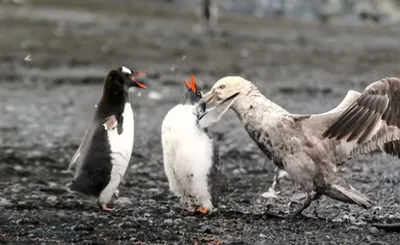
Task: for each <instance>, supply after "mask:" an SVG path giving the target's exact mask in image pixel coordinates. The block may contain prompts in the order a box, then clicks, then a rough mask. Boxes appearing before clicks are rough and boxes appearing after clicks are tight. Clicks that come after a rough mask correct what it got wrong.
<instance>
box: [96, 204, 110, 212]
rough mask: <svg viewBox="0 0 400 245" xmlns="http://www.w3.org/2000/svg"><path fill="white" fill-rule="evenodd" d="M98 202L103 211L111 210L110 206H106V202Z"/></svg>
mask: <svg viewBox="0 0 400 245" xmlns="http://www.w3.org/2000/svg"><path fill="white" fill-rule="evenodd" d="M98 204H99V206H100V208H101V209H102V210H103V211H112V210H113V209H112V208H109V207H107V204H100V203H98Z"/></svg>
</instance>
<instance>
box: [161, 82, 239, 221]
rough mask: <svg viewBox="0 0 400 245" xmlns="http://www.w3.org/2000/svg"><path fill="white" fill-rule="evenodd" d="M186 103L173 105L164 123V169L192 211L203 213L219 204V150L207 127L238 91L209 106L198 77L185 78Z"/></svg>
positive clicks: (188, 208)
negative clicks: (203, 99) (217, 103)
mask: <svg viewBox="0 0 400 245" xmlns="http://www.w3.org/2000/svg"><path fill="white" fill-rule="evenodd" d="M185 86H186V92H185V100H186V103H184V104H178V105H176V106H175V107H173V108H172V109H171V110H170V111H169V112H168V113H167V114H166V116H165V118H164V120H163V122H162V126H161V141H162V150H163V160H164V170H165V173H166V175H167V178H168V182H169V187H170V190H171V192H172V193H174V194H175V195H176V196H178V197H179V198H180V201H181V204H182V205H183V206H184V207H185V209H187V210H188V211H191V212H195V211H199V212H201V213H203V214H206V213H208V212H212V211H213V209H215V208H216V207H217V206H218V196H219V189H220V183H219V181H218V180H219V175H220V165H219V153H218V147H217V145H216V144H215V143H214V142H213V140H212V138H211V136H210V135H209V132H208V130H207V128H208V127H209V126H211V125H213V124H214V123H216V122H218V121H219V120H220V119H221V116H222V115H223V114H224V113H225V112H226V111H227V109H228V108H229V106H230V105H231V104H232V103H233V102H234V99H235V98H236V96H237V95H238V94H235V95H233V96H231V97H230V98H228V99H227V100H226V101H224V103H223V104H222V105H221V106H219V107H214V108H211V109H208V110H206V108H205V104H204V103H203V101H202V100H201V98H202V92H201V91H200V89H199V88H198V87H197V85H196V82H195V77H194V76H193V75H192V76H191V81H190V82H188V81H185Z"/></svg>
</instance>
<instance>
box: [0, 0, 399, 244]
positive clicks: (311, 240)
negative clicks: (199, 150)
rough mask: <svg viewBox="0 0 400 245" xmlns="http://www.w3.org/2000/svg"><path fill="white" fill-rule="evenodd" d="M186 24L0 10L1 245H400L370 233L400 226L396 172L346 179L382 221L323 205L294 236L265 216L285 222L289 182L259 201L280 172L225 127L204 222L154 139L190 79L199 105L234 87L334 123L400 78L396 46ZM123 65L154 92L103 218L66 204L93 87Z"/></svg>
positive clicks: (292, 31) (155, 11)
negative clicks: (219, 177) (175, 189)
mask: <svg viewBox="0 0 400 245" xmlns="http://www.w3.org/2000/svg"><path fill="white" fill-rule="evenodd" d="M160 2H162V3H160ZM78 6H79V7H78ZM195 24H196V17H195V16H194V14H193V11H192V9H189V8H184V7H179V8H177V7H176V6H175V5H168V4H164V2H163V1H155V0H153V1H150V0H148V1H146V0H143V1H139V0H134V1H126V0H118V1H113V3H111V2H110V1H106V0H100V1H94V0H88V1H84V2H81V1H78V0H71V1H49V0H35V1H33V2H26V1H23V2H22V1H3V2H1V4H0V33H1V35H0V84H1V85H0V88H1V89H0V103H1V107H0V115H1V119H0V244H215V242H213V239H214V240H219V241H221V244H350V243H355V244H398V243H399V240H400V236H399V234H398V233H394V232H387V231H382V230H379V229H377V228H375V227H373V226H371V223H373V222H393V221H400V206H399V204H400V192H399V181H400V164H399V160H398V159H396V158H393V157H390V156H384V155H382V154H373V155H366V156H362V157H359V158H358V159H353V160H351V161H349V162H347V163H346V164H345V165H344V166H343V168H342V169H341V170H340V173H341V174H342V175H343V176H344V178H345V179H346V180H347V181H348V182H349V183H351V184H352V185H354V186H355V187H356V188H358V189H359V190H361V191H362V192H363V193H365V194H366V195H368V196H369V197H371V199H373V200H374V201H375V202H376V203H377V207H376V208H374V209H370V210H363V209H362V208H359V207H356V206H351V205H348V204H343V203H339V202H337V201H333V200H330V199H328V198H322V199H321V200H320V201H319V203H314V204H312V206H311V207H310V208H309V209H307V210H306V211H305V212H304V216H303V217H300V218H299V219H297V220H295V221H294V222H292V223H289V222H287V221H285V220H281V219H278V218H274V217H270V216H269V215H268V214H267V213H266V211H267V210H272V211H278V210H281V211H282V212H286V211H288V210H289V209H292V208H294V207H295V206H296V204H295V203H292V205H291V206H288V205H287V204H288V203H289V202H290V201H291V200H293V199H297V198H298V197H299V196H300V195H301V191H300V190H299V188H298V187H297V186H296V185H295V184H294V183H293V182H292V181H291V180H290V179H285V180H283V181H282V182H281V187H282V194H281V196H280V197H279V198H278V199H272V200H271V199H266V198H263V197H262V196H261V194H262V193H263V192H265V191H267V189H268V187H269V185H270V184H271V182H272V176H273V174H274V172H273V170H274V166H273V164H272V163H271V162H269V161H268V160H266V159H265V157H264V155H263V154H262V153H261V152H260V151H259V150H258V148H257V147H256V146H255V144H254V143H253V142H252V141H251V140H250V139H249V138H248V137H247V134H246V132H245V131H244V129H243V128H242V126H241V125H240V122H239V120H238V119H237V118H236V117H235V115H234V114H233V112H228V113H227V114H226V115H225V120H223V121H221V122H220V123H219V124H218V125H216V126H215V127H214V128H213V130H214V131H215V133H216V138H217V139H218V142H219V143H220V145H221V157H222V160H223V164H224V167H225V169H224V174H225V175H226V185H225V188H224V190H223V197H222V201H221V206H220V207H219V209H218V212H216V213H214V214H210V215H207V216H203V215H197V214H189V213H187V212H183V211H182V210H181V209H180V207H179V205H178V201H177V200H176V199H175V198H174V197H173V196H172V195H171V193H170V192H169V190H168V182H167V179H166V176H165V174H164V169H163V165H162V154H161V143H160V126H161V121H162V119H163V117H164V115H165V114H166V113H167V111H168V110H169V109H170V108H172V107H173V106H174V105H175V104H176V103H178V102H179V101H180V100H181V99H182V92H183V89H184V88H183V80H184V79H186V78H187V77H188V76H189V75H190V74H191V73H194V74H195V75H196V76H197V79H198V81H199V83H200V84H201V85H202V86H203V87H204V89H205V90H207V89H209V88H210V86H211V85H212V84H213V82H214V81H216V80H217V79H218V78H220V77H222V76H226V75H229V74H237V75H242V76H244V77H246V78H248V79H249V80H251V81H253V82H254V83H255V84H256V85H257V86H258V87H259V88H260V90H261V91H262V92H263V93H264V94H265V95H266V96H268V97H269V98H271V99H272V100H273V101H275V102H277V103H279V104H280V105H282V106H283V107H285V108H287V109H288V110H289V111H292V112H295V113H319V112H323V111H325V110H328V109H330V108H333V107H334V106H336V105H337V104H338V103H339V102H340V101H341V99H342V98H343V97H344V95H345V94H346V92H347V90H348V89H355V90H358V91H362V90H363V89H364V88H365V87H366V86H367V85H368V84H369V83H370V82H373V81H375V80H377V79H380V78H382V77H386V76H399V67H400V42H399V40H400V32H399V30H396V29H394V28H395V26H394V27H390V26H383V27H382V26H378V27H366V26H362V25H354V26H353V25H350V24H346V23H338V24H335V23H334V24H332V25H322V24H318V23H311V22H310V23H308V22H307V23H298V22H295V21H293V20H279V19H273V18H265V19H257V18H253V17H245V16H233V15H229V14H225V15H223V17H222V19H221V22H220V24H221V25H220V27H221V30H220V33H219V35H216V36H213V37H210V36H208V35H205V34H204V33H201V32H196V30H197V29H196V28H194V25H195ZM120 65H126V66H128V67H131V68H133V69H135V70H140V71H146V72H148V78H149V81H148V87H149V89H148V90H147V91H141V93H140V94H139V93H138V91H134V93H133V94H132V96H131V101H132V104H133V108H134V112H135V115H136V135H135V140H136V141H135V147H134V152H133V157H132V161H131V165H130V167H129V170H128V173H127V175H126V178H125V181H124V182H123V183H122V184H121V186H120V196H121V197H120V199H119V200H118V201H116V202H114V207H115V211H114V212H112V213H104V212H101V211H99V210H98V207H97V206H96V204H95V202H94V200H90V199H84V198H82V197H78V196H73V195H70V194H67V193H64V192H62V191H60V189H61V188H62V187H63V186H64V185H65V184H66V183H67V182H68V181H69V180H70V179H71V178H72V175H71V174H70V173H66V172H65V171H64V170H65V169H66V168H67V167H68V163H69V161H70V159H71V157H72V155H73V153H74V152H75V150H76V148H77V147H78V144H79V142H80V140H81V137H82V136H83V133H84V131H85V127H86V126H87V123H88V120H89V119H90V118H91V115H92V113H93V110H94V106H95V104H96V103H97V102H98V100H99V95H100V92H101V89H102V82H103V78H104V76H105V74H106V73H107V71H108V70H109V69H111V68H116V67H118V66H120Z"/></svg>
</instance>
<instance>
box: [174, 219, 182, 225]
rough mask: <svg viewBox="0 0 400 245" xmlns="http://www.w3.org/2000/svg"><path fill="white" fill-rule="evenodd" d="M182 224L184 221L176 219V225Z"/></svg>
mask: <svg viewBox="0 0 400 245" xmlns="http://www.w3.org/2000/svg"><path fill="white" fill-rule="evenodd" d="M182 222H183V220H182V219H175V220H174V223H175V224H181V223H182Z"/></svg>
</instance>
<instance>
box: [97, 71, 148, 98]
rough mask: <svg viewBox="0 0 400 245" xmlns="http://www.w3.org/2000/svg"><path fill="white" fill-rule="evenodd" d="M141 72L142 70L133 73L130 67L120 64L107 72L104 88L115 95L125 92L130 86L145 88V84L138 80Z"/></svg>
mask: <svg viewBox="0 0 400 245" xmlns="http://www.w3.org/2000/svg"><path fill="white" fill-rule="evenodd" d="M142 74H144V72H135V73H134V72H132V70H131V69H129V68H126V67H125V66H121V67H120V68H117V69H114V70H111V71H110V72H109V73H108V75H107V78H106V82H105V86H104V89H105V91H107V92H111V93H113V94H115V95H117V94H118V93H126V92H127V91H128V89H129V88H130V87H138V88H142V89H145V88H146V85H144V84H143V82H142V81H138V77H140V76H141V75H142Z"/></svg>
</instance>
